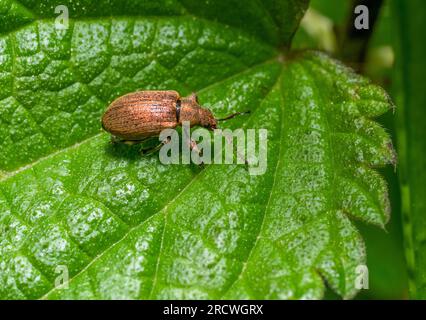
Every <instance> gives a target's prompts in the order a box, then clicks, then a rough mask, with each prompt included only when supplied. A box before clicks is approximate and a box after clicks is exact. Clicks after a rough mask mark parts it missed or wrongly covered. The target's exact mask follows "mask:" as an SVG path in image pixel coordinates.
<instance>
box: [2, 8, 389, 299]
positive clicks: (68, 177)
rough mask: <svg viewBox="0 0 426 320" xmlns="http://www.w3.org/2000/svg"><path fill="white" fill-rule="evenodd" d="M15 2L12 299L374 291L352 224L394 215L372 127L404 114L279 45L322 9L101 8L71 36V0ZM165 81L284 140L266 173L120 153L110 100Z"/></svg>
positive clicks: (235, 124)
mask: <svg viewBox="0 0 426 320" xmlns="http://www.w3.org/2000/svg"><path fill="white" fill-rule="evenodd" d="M80 2H81V1H80ZM5 3H12V4H13V7H16V9H14V10H15V11H12V10H11V9H10V10H9V11H8V12H11V13H10V14H11V16H10V17H9V16H6V18H3V19H4V21H9V20H7V19H12V15H14V16H16V17H21V19H16V21H17V22H16V23H15V26H9V27H8V29H4V30H6V31H5V32H3V35H2V36H1V37H0V57H1V59H0V62H1V63H0V70H1V73H0V75H1V78H0V79H1V81H2V86H1V87H0V88H1V89H0V90H1V91H0V94H1V98H0V99H1V100H0V108H1V110H2V112H1V117H2V118H1V121H2V122H1V126H0V129H1V130H2V136H3V137H4V138H3V140H2V142H1V144H0V150H1V151H2V152H0V168H1V169H2V170H3V171H4V173H3V178H2V180H1V181H0V212H1V215H0V226H1V228H0V297H1V298H50V299H56V298H80V299H81V298H89V299H92V298H105V299H109V298H142V299H147V298H234V299H235V298H257V299H263V298H280V299H281V298H321V297H322V296H323V293H324V290H325V284H324V280H325V281H326V283H327V284H328V285H329V286H330V287H331V288H333V289H334V290H335V291H336V292H337V293H338V294H340V295H341V296H343V297H345V298H349V297H352V296H353V295H354V294H355V293H356V291H357V290H356V286H355V280H356V277H357V273H356V268H357V266H358V265H361V264H364V263H365V248H364V245H363V241H362V239H361V237H360V235H359V233H358V231H357V230H356V228H355V227H354V225H353V222H352V221H351V219H352V218H354V219H360V220H362V221H365V222H368V223H372V224H374V225H377V226H381V227H383V226H384V224H385V223H386V222H387V220H388V218H389V210H390V209H389V205H388V198H387V190H386V184H385V182H384V180H383V179H382V178H381V177H380V176H379V175H378V174H377V173H376V172H375V171H374V169H373V168H374V167H377V166H382V165H385V164H387V163H394V161H395V159H394V154H393V149H392V143H391V141H390V138H389V137H388V135H387V133H386V132H385V130H384V129H383V128H381V127H380V126H379V125H378V124H376V123H375V122H373V121H372V120H371V118H372V117H375V116H378V115H380V114H382V113H384V112H386V111H387V110H388V109H389V108H390V107H391V104H390V102H389V100H388V97H387V95H386V93H385V92H384V91H383V90H382V89H380V88H378V87H376V86H374V85H372V84H370V83H369V81H368V80H366V79H364V78H362V77H360V76H357V75H355V74H353V73H352V72H351V71H350V70H349V69H347V68H345V67H344V66H342V65H341V64H339V63H338V62H336V61H334V60H331V59H330V58H328V57H327V56H325V55H323V54H319V53H315V52H304V53H303V52H298V53H285V54H283V51H279V50H278V49H276V48H278V47H280V48H282V47H288V45H289V41H290V38H291V35H292V34H293V33H294V31H295V28H296V26H297V22H298V21H299V19H300V17H301V15H302V13H303V11H304V8H305V1H295V0H293V1H290V0H289V1H266V2H263V4H261V3H260V2H258V1H252V2H247V4H246V5H245V6H241V5H239V4H238V3H240V2H237V1H235V2H225V1H223V2H222V1H215V2H214V3H215V4H211V3H212V2H209V3H210V4H206V5H205V6H201V5H200V4H199V2H195V1H194V2H191V1H180V2H175V1H167V2H166V3H164V4H161V5H157V2H154V1H152V2H151V1H149V2H146V3H145V4H146V6H142V5H141V7H138V5H137V4H138V3H139V2H135V3H134V6H132V5H131V4H133V2H130V1H129V2H124V3H125V4H123V6H121V5H119V3H118V2H117V6H112V5H111V6H108V5H103V6H94V5H90V4H91V2H89V3H86V4H87V6H86V5H84V3H85V2H83V4H82V5H81V7H78V6H76V7H74V6H73V5H71V4H70V8H72V10H71V9H70V17H71V20H70V29H69V30H58V29H56V28H55V25H54V19H53V18H52V16H53V14H50V13H49V12H50V11H49V10H50V9H51V10H53V9H54V6H53V5H48V4H46V5H37V4H33V2H29V1H28V3H26V2H25V1H22V2H21V3H20V4H19V6H17V3H16V2H5ZM120 3H121V2H120ZM86 8H89V9H86ZM104 8H113V9H109V10H106V9H104ZM92 9H93V10H94V11H92ZM96 10H100V11H96ZM102 10H104V11H102ZM115 10H116V11H115ZM126 10H127V11H126ZM72 12H74V13H76V17H77V18H74V17H73V15H72ZM27 13H28V14H27ZM29 13H31V15H30V14H29ZM77 13H78V14H77ZM265 13H269V14H267V15H265ZM111 16H112V17H111ZM25 17H26V18H28V19H30V18H31V17H33V18H31V19H34V20H31V21H32V22H28V19H24V18H25ZM34 17H37V18H34ZM10 21H12V20H10ZM14 21H15V20H14ZM241 21H244V22H245V24H241V23H240V22H241ZM282 21H284V22H282ZM149 88H150V89H175V90H178V91H180V92H181V93H182V94H188V93H190V92H191V91H197V92H198V93H199V99H200V101H201V102H202V104H203V105H205V106H208V107H209V108H211V109H212V110H213V112H214V114H215V115H218V116H223V115H226V114H229V113H230V112H235V111H243V110H247V109H249V110H251V111H252V113H251V115H250V116H246V117H240V118H238V119H237V118H236V119H234V120H233V121H230V122H228V123H227V126H228V127H229V128H240V127H242V128H258V129H259V128H265V129H267V130H268V166H267V168H268V169H267V171H266V173H265V174H264V175H259V176H251V175H249V174H248V172H247V171H246V170H245V168H244V167H243V166H238V165H210V166H206V167H205V168H204V169H203V168H198V167H195V166H193V165H179V166H173V165H163V164H161V163H160V162H159V160H158V157H157V156H156V155H153V156H150V157H141V156H140V155H139V153H138V152H137V150H135V149H134V148H129V147H128V146H112V145H110V144H109V137H108V135H107V134H105V133H102V132H101V131H100V124H99V118H100V116H101V114H102V112H103V111H104V110H105V108H106V107H107V105H108V103H109V102H110V101H112V100H113V99H114V98H116V97H117V96H120V95H122V94H124V93H127V92H131V91H135V90H140V89H149ZM63 267H66V268H67V270H68V274H69V277H70V279H69V282H68V283H67V285H68V287H67V288H61V287H56V286H55V282H56V280H57V278H58V276H60V274H61V272H60V270H63V269H62V268H63Z"/></svg>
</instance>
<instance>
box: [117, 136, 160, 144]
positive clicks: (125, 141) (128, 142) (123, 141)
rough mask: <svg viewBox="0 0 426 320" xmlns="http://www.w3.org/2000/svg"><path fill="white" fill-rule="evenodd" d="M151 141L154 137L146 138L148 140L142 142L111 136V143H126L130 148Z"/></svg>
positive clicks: (144, 139)
mask: <svg viewBox="0 0 426 320" xmlns="http://www.w3.org/2000/svg"><path fill="white" fill-rule="evenodd" d="M150 139H152V137H146V138H143V139H141V140H124V139H120V138H118V137H116V136H111V143H112V144H116V143H124V144H127V145H129V146H133V145H136V144H141V143H144V142H146V141H148V140H150Z"/></svg>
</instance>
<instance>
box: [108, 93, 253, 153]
mask: <svg viewBox="0 0 426 320" xmlns="http://www.w3.org/2000/svg"><path fill="white" fill-rule="evenodd" d="M244 113H248V112H237V113H233V114H231V115H229V116H227V117H225V118H222V119H216V118H215V117H214V115H213V113H212V112H211V111H210V110H209V109H206V108H203V107H201V106H200V105H199V103H198V98H197V95H196V94H194V93H193V94H192V95H190V96H189V97H180V95H179V93H178V92H176V91H173V90H167V91H138V92H134V93H129V94H126V95H124V96H122V97H119V98H118V99H116V100H114V101H113V102H112V103H111V104H110V106H109V107H108V109H107V110H106V111H105V113H104V115H103V117H102V127H103V129H104V130H105V131H107V132H109V133H110V134H111V135H112V136H113V141H117V142H123V143H128V144H135V143H141V142H143V141H146V140H147V139H149V138H152V137H157V136H159V134H160V132H161V131H162V130H163V129H173V128H176V127H178V126H182V123H183V122H184V121H188V122H189V123H190V126H191V127H192V126H202V127H204V128H207V129H209V130H214V129H216V128H217V122H218V121H222V120H228V119H231V118H233V117H235V116H237V115H240V114H244ZM164 143H166V141H164V142H163V144H164ZM191 145H192V146H191V147H192V148H193V147H194V146H195V144H194V143H191Z"/></svg>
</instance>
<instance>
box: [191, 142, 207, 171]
mask: <svg viewBox="0 0 426 320" xmlns="http://www.w3.org/2000/svg"><path fill="white" fill-rule="evenodd" d="M189 148H190V149H191V151H192V150H195V152H197V153H198V156H200V157H202V156H203V150H200V149H199V148H198V145H197V142H195V141H194V140H192V139H191V140H190V141H189ZM199 166H200V167H204V162H201V163H200V164H199Z"/></svg>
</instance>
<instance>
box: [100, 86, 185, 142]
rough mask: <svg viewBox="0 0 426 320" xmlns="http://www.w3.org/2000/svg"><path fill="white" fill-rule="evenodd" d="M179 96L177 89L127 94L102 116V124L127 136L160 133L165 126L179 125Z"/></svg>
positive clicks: (138, 136) (110, 130)
mask: <svg viewBox="0 0 426 320" xmlns="http://www.w3.org/2000/svg"><path fill="white" fill-rule="evenodd" d="M179 99H180V96H179V93H177V92H176V91H173V90H168V91H139V92H134V93H129V94H126V95H124V96H122V97H120V98H118V99H116V100H115V101H113V102H112V103H111V105H110V106H109V107H108V109H107V110H106V112H105V114H104V116H103V117H102V126H103V128H104V129H105V130H106V131H108V132H110V133H111V134H112V135H114V136H116V137H119V138H122V139H124V140H141V139H144V138H147V137H153V136H158V135H159V134H160V132H161V130H163V129H167V128H175V127H176V126H177V125H178V119H177V114H176V104H177V102H178V100H179Z"/></svg>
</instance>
